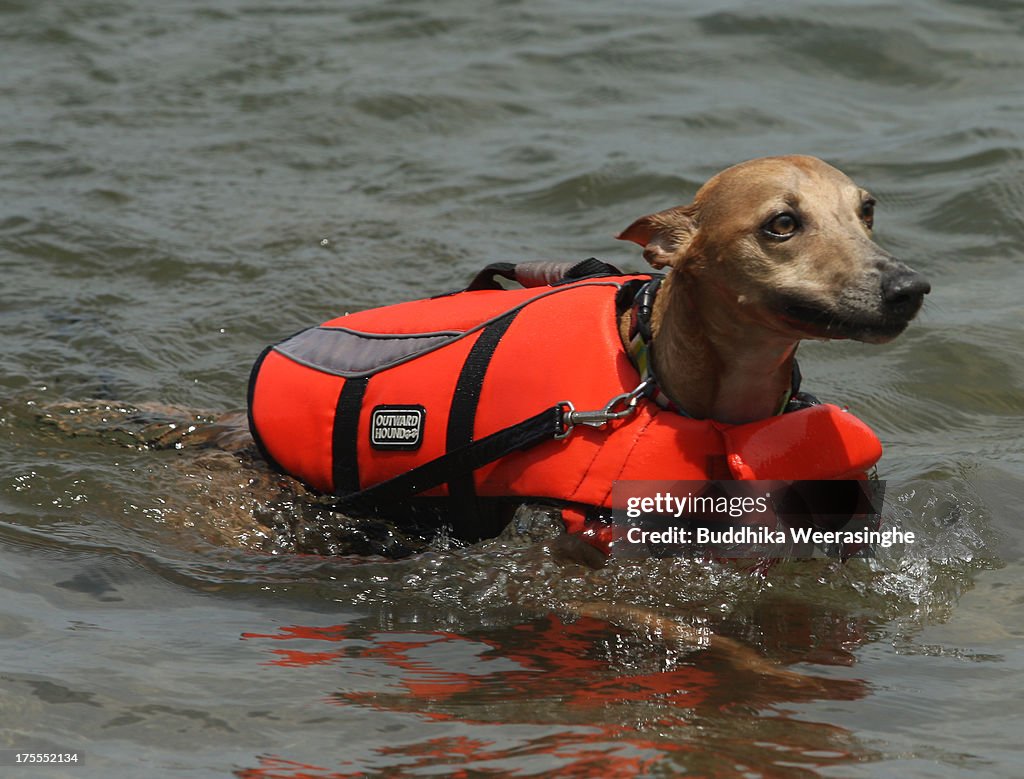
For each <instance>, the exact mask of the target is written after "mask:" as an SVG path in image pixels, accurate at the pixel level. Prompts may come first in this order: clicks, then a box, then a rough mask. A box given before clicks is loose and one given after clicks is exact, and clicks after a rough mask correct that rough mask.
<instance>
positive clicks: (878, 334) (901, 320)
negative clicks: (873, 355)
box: [781, 301, 917, 343]
mask: <svg viewBox="0 0 1024 779" xmlns="http://www.w3.org/2000/svg"><path fill="white" fill-rule="evenodd" d="M916 313H917V311H916V310H915V311H914V312H913V313H912V314H911V315H910V316H901V315H893V314H891V313H879V314H869V313H867V312H862V311H843V310H840V309H833V308H827V307H824V306H819V305H815V304H813V303H809V302H806V301H793V302H789V303H787V304H785V305H783V306H782V309H781V314H782V319H783V321H785V322H786V324H788V325H789V326H790V327H794V328H796V329H797V330H799V331H800V332H801V333H803V334H804V335H805V337H810V338H826V339H835V340H839V339H850V340H854V341H865V342H867V343H885V342H886V341H891V340H892V339H893V338H895V337H896V336H898V335H899V334H900V333H902V332H903V331H904V330H906V329H907V325H909V324H910V320H911V319H913V316H914V314H916Z"/></svg>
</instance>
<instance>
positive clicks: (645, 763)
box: [238, 615, 870, 779]
mask: <svg viewBox="0 0 1024 779" xmlns="http://www.w3.org/2000/svg"><path fill="white" fill-rule="evenodd" d="M243 637H244V638H245V639H246V640H249V641H259V642H262V643H264V644H265V645H266V648H267V651H268V653H269V655H270V656H271V658H272V659H270V660H269V661H268V662H270V663H272V664H273V665H275V666H278V667H283V668H288V669H291V671H292V672H293V673H301V672H302V669H303V668H305V667H308V666H322V665H329V666H333V667H334V668H335V670H336V672H337V673H336V678H337V679H338V680H339V681H340V682H342V683H343V684H344V687H343V688H342V689H338V690H334V691H330V692H329V696H328V697H327V699H326V702H328V703H334V704H337V705H341V706H358V707H370V708H372V709H375V710H379V711H390V712H410V713H415V714H418V715H421V716H423V717H425V718H427V719H428V720H430V721H432V722H445V721H449V720H452V721H458V722H473V723H499V724H500V723H515V724H523V725H538V724H544V725H552V726H557V728H558V730H557V732H555V733H550V732H548V733H547V734H546V735H544V736H543V737H541V738H527V739H524V742H525V743H521V744H518V745H516V746H515V747H513V748H508V747H504V748H497V749H496V748H495V747H494V745H493V744H492V743H490V742H488V740H487V739H486V738H483V737H479V736H478V737H477V738H472V739H470V738H463V737H451V736H442V737H439V738H431V739H428V740H426V741H417V742H416V743H414V744H410V745H405V746H387V745H380V746H378V747H377V749H378V751H379V752H380V753H381V754H382V755H387V756H389V757H391V758H401V764H403V765H404V766H405V767H406V768H407V769H412V768H415V767H425V766H427V765H434V766H440V765H449V766H453V767H454V766H458V767H460V768H462V769H463V770H467V771H474V770H484V769H485V768H486V767H488V766H492V767H498V766H499V765H500V764H501V763H502V762H503V761H506V760H509V759H511V758H516V757H518V758H523V757H524V756H529V755H546V756H548V757H549V758H551V760H550V762H549V765H550V766H553V767H557V769H558V770H559V774H560V775H567V776H593V775H596V774H595V773H594V771H595V770H596V769H598V767H600V770H598V771H597V774H599V775H601V776H622V777H626V776H630V777H632V776H638V775H642V774H645V773H647V772H649V771H651V770H652V769H653V768H654V766H655V765H656V764H658V763H662V762H664V763H666V764H667V765H668V766H674V767H675V769H676V770H680V769H683V768H684V767H685V769H686V770H689V771H709V772H712V773H715V774H718V773H720V772H721V771H722V770H730V769H731V770H737V769H739V768H748V769H753V768H754V767H755V766H757V767H758V770H759V771H772V770H778V771H782V770H783V766H785V767H786V768H788V769H789V770H791V771H792V772H793V773H791V774H789V775H793V776H799V775H802V774H804V773H806V772H807V771H808V770H809V769H812V768H817V767H822V766H828V765H834V764H840V763H843V762H847V761H849V760H850V759H852V758H854V757H856V758H857V759H865V758H867V757H868V756H870V750H868V749H866V748H865V747H863V746H862V745H860V744H858V743H857V741H856V739H855V738H854V737H853V736H852V734H850V733H846V732H843V731H842V729H840V728H835V727H830V726H828V725H826V724H824V723H818V722H813V721H807V720H805V719H798V718H795V717H793V716H791V715H789V714H787V713H786V709H785V705H786V704H793V703H797V702H800V701H809V700H821V699H829V700H853V699H856V698H858V697H860V696H861V695H863V694H864V693H865V687H864V684H863V682H861V681H859V680H855V679H849V678H838V677H837V678H827V677H809V676H807V677H802V678H797V677H796V675H794V676H793V677H791V678H788V679H780V678H777V677H766V676H763V675H759V674H753V673H747V674H744V673H737V670H736V667H735V666H734V665H732V664H731V663H730V662H729V661H728V658H722V657H714V656H709V655H706V654H702V653H699V652H693V651H692V647H675V646H672V645H671V644H666V643H664V642H659V641H652V640H651V637H650V636H641V635H638V634H635V633H629V632H623V631H619V630H616V629H614V628H612V627H611V626H609V625H608V623H607V622H604V621H601V620H596V619H591V618H587V617H583V618H580V619H577V620H574V621H570V622H566V621H564V620H562V619H560V618H558V617H555V616H553V615H552V616H548V617H546V618H542V619H535V620H531V621H529V622H525V623H520V624H514V625H508V626H503V627H498V628H497V629H495V628H491V629H488V630H486V631H475V632H472V631H471V632H468V633H466V634H456V633H452V632H447V631H446V632H440V631H431V632H411V631H410V632H383V631H379V630H374V629H368V628H366V627H365V626H361V625H337V626H332V627H326V628H306V627H302V626H298V625H291V626H287V627H284V628H282V629H281V630H280V631H278V632H277V633H276V634H272V635H260V634H245V635H244V636H243ZM275 642H281V644H283V646H275ZM765 711H772V712H773V713H774V716H773V718H772V722H771V727H769V728H762V727H759V726H757V725H756V722H757V720H758V718H759V717H760V716H762V715H763V713H764V712H765ZM725 723H728V724H727V726H726V727H724V728H723V725H725ZM752 727H753V728H754V729H756V730H757V731H758V733H759V734H760V735H759V738H758V739H757V743H749V742H748V741H747V738H746V737H744V736H743V734H744V732H745V731H748V730H749V729H751V728H752ZM708 732H710V733H711V734H712V735H710V736H708V735H707V734H708ZM731 741H735V742H736V743H735V744H733V745H732V746H733V747H736V746H739V745H740V744H742V746H739V748H728V747H730V742H731ZM746 761H749V762H746ZM310 768H312V767H310V766H299V765H295V764H292V765H288V762H287V761H286V760H282V759H281V758H280V757H276V756H275V757H269V756H268V757H265V758H264V760H263V761H262V764H261V765H260V766H258V767H253V768H250V769H245V770H243V771H240V772H239V774H238V775H239V776H240V777H246V778H248V779H255V778H256V777H261V778H263V779H268V778H269V777H285V776H294V777H297V776H302V775H305V774H304V773H303V772H304V771H307V770H309V769H310ZM333 768H334V767H333V766H318V767H316V769H315V770H317V771H318V772H319V771H324V772H326V773H324V774H322V775H324V776H347V775H349V774H346V773H345V772H344V771H340V772H337V771H333ZM316 775H317V776H320V775H321V774H320V773H317V774H316Z"/></svg>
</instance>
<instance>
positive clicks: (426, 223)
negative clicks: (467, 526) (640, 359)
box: [0, 0, 1024, 779]
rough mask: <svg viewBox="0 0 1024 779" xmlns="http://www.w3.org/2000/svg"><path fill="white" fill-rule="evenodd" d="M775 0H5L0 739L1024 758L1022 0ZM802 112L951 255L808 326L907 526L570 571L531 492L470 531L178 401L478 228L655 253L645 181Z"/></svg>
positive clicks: (435, 763) (347, 754)
mask: <svg viewBox="0 0 1024 779" xmlns="http://www.w3.org/2000/svg"><path fill="white" fill-rule="evenodd" d="M759 8H760V7H758V6H755V5H754V4H744V3H734V2H726V3H722V2H710V1H709V2H689V3H669V2H649V3H648V2H644V3H629V4H624V3H612V2H604V1H603V0H596V1H595V2H588V3H574V2H567V1H566V0H559V1H558V2H552V3H543V4H542V3H524V2H515V1H493V2H483V3H481V2H474V3H471V2H461V1H460V0H437V2H434V3H430V4H425V3H415V2H410V1H409V0H406V1H405V2H393V1H391V0H384V1H381V2H373V3H370V2H366V3H359V2H335V3H326V2H324V3H312V2H299V1H298V0H267V2H259V3H256V2H242V1H241V0H237V1H231V0H225V1H223V2H213V3H194V2H176V3H157V2H153V1H152V0H150V1H149V2H146V1H145V0H136V1H135V2H131V1H130V0H110V1H109V2H98V1H97V0H76V2H51V3H38V2H32V1H31V0H0V73H2V76H0V117H2V119H0V121H2V132H0V182H2V184H0V192H2V197H0V268H2V271H3V274H2V282H0V284H2V286H0V326H2V335H3V337H2V341H0V358H2V365H3V370H2V371H0V441H2V444H0V587H2V588H3V599H2V605H0V658H2V670H0V689H2V691H3V694H2V697H0V700H2V703H0V748H14V749H18V750H23V749H24V750H31V751H35V750H40V749H43V750H47V751H51V750H58V751H70V750H76V751H78V752H79V753H80V754H81V755H82V756H83V759H84V761H85V762H84V764H83V765H80V766H77V767H73V768H67V769H66V770H65V769H59V768H54V769H38V770H36V771H34V772H32V775H33V776H65V775H66V776H96V777H108V776H118V777H119V776H146V777H164V776H175V777H213V776H232V775H233V776H237V777H242V778H243V779H283V778H284V777H292V778H297V777H317V778H318V779H320V778H324V777H350V776H399V775H402V776H405V775H409V776H412V775H427V774H430V773H431V772H435V773H436V772H440V773H446V772H454V771H456V770H458V769H463V770H464V771H465V772H466V773H465V774H464V775H469V776H480V775H508V776H544V775H562V776H623V777H632V776H636V775H653V776H676V775H686V774H690V775H701V776H721V777H731V776H771V777H789V776H796V777H811V776H844V777H845V776H865V777H867V776H927V777H953V776H961V775H964V774H974V775H977V776H985V777H988V776H1007V777H1018V776H1020V775H1021V774H1022V773H1024V761H1022V760H1021V759H1020V757H1019V742H1020V720H1021V716H1022V714H1024V711H1022V705H1021V703H1020V689H1021V687H1022V686H1024V644H1022V641H1024V638H1022V637H1024V605H1022V604H1024V586H1022V584H1021V572H1022V556H1024V532H1022V531H1021V529H1020V526H1019V522H1018V519H1019V517H1020V508H1019V506H1020V503H1021V501H1022V500H1024V454H1022V444H1021V439H1022V435H1021V434H1022V432H1024V425H1022V424H1021V421H1022V416H1024V392H1022V387H1024V369H1022V367H1021V365H1022V357H1024V347H1022V344H1024V313H1022V311H1024V308H1022V307H1021V303H1020V300H1021V292H1022V290H1024V263H1022V262H1021V259H1022V252H1021V249H1020V246H1021V243H1022V241H1024V226H1022V223H1021V210H1020V204H1021V202H1024V165H1022V162H1021V160H1022V151H1024V108H1022V102H1024V88H1022V86H1021V84H1024V47H1022V46H1021V35H1022V33H1024V5H1021V4H1020V3H1017V2H952V1H950V0H946V1H941V0H919V1H915V2H909V3H901V4H877V3H867V2H852V1H847V2H837V3H828V4H824V3H822V4H816V3H812V2H805V1H804V0H787V1H786V2H782V3H776V4H774V5H772V6H771V7H770V9H769V7H768V6H764V7H763V10H759ZM787 152H802V153H808V154H815V155H818V156H821V157H824V158H826V159H827V160H829V161H830V162H832V163H834V164H836V165H837V166H839V167H841V168H842V169H844V170H845V171H847V172H848V173H850V174H851V175H852V176H853V177H854V178H855V179H857V181H858V182H859V183H861V184H863V185H865V186H867V187H869V188H870V189H871V190H872V192H873V193H875V194H876V196H877V197H878V200H879V209H878V219H877V228H878V229H877V234H878V239H879V241H880V242H881V243H882V244H883V245H884V246H885V247H886V248H888V249H889V250H891V251H892V252H893V253H895V254H897V255H898V256H900V257H902V258H904V259H906V260H907V261H908V262H910V263H911V264H913V265H914V266H915V267H917V268H918V269H920V270H921V271H923V272H925V273H927V275H928V276H929V277H930V279H931V281H932V283H933V286H934V292H933V293H932V295H930V296H929V298H928V301H927V305H926V307H925V310H924V311H923V313H922V315H921V316H920V318H919V320H918V321H917V322H915V323H914V324H913V325H912V327H911V329H910V330H909V331H908V332H907V334H906V335H905V336H903V337H901V338H900V339H899V340H898V341H896V342H895V343H893V344H891V345H888V346H884V347H875V346H866V345H860V344H852V343H832V344H810V345H806V346H804V347H803V348H802V367H803V371H804V374H805V383H806V387H807V388H808V389H810V390H811V391H813V392H815V394H818V395H820V396H822V397H824V398H826V399H830V400H834V401H837V402H840V403H845V404H848V405H849V406H850V408H851V409H852V410H853V411H855V412H856V413H857V414H858V415H860V416H861V417H862V418H864V419H865V420H866V421H868V422H869V423H870V424H871V425H872V426H873V427H874V429H875V430H876V431H877V432H878V434H879V436H880V437H881V439H882V441H883V442H884V444H885V447H886V454H885V457H884V459H883V460H882V463H881V466H880V469H881V475H882V476H883V477H884V478H885V479H887V480H888V482H889V497H888V505H887V509H886V511H887V513H888V515H889V518H890V519H891V520H893V521H896V522H901V523H902V524H903V526H904V527H905V528H909V529H913V530H914V531H916V532H917V534H918V539H919V540H918V542H917V543H915V544H914V545H913V546H907V547H904V548H892V549H889V550H882V551H881V552H880V554H879V557H878V559H877V560H876V561H874V562H873V563H871V564H868V563H866V562H864V561H854V562H851V563H849V564H847V565H845V566H842V565H839V564H836V563H832V562H812V563H789V564H785V565H780V566H776V567H775V568H774V569H772V570H770V571H768V572H767V574H766V575H764V576H756V575H752V574H750V573H749V572H745V571H742V570H739V569H737V568H734V567H728V566H725V565H719V564H713V563H709V564H700V563H697V562H693V561H685V560H676V561H646V562H644V561H632V562H630V561H613V563H612V564H611V565H609V566H608V567H607V568H604V569H602V570H598V571H591V570H589V569H583V568H580V567H578V566H575V565H573V564H570V563H565V562H562V561H559V560H558V559H557V558H556V556H555V555H553V553H552V550H551V548H550V544H549V543H548V541H547V540H546V538H547V537H546V536H545V534H544V533H543V532H541V531H540V529H538V528H537V527H536V526H537V525H538V524H543V522H542V521H541V515H539V514H536V513H534V514H532V515H531V514H530V513H529V512H525V513H524V514H523V515H521V516H520V519H522V520H523V522H520V523H518V524H519V525H524V524H527V523H526V520H527V519H530V518H531V516H532V519H533V525H534V527H533V530H532V531H531V532H519V533H517V534H516V533H509V534H507V535H506V536H505V537H503V538H500V539H496V540H492V541H488V542H484V543H481V544H478V545H475V546H471V547H459V546H458V545H454V544H451V543H449V542H446V541H445V539H443V538H426V537H419V536H416V535H415V534H412V535H410V534H400V533H397V532H395V529H393V528H389V527H388V526H386V525H382V524H379V523H377V524H372V523H369V524H368V523H356V522H352V521H347V520H344V519H343V518H340V519H339V518H337V517H331V515H330V514H329V512H327V511H326V509H325V508H324V507H323V506H321V505H320V504H319V503H318V502H317V500H315V499H314V498H312V497H310V496H309V495H306V494H304V493H303V492H302V491H301V490H300V489H298V488H297V487H295V485H289V484H286V483H283V482H281V481H280V480H278V479H275V478H273V477H272V476H270V475H269V474H268V473H267V472H266V471H265V470H264V469H262V468H261V467H260V465H259V464H258V463H257V462H254V461H253V459H252V458H251V457H250V456H249V455H248V454H247V453H246V452H245V451H243V452H241V453H230V452H225V451H220V450H217V449H210V448H203V447H201V446H198V445H195V446H194V445H192V444H191V440H192V439H191V438H189V435H184V437H183V431H187V430H188V428H189V426H191V425H193V424H194V425H197V426H198V427H199V428H200V431H199V432H202V431H203V430H205V429H207V426H208V424H209V423H210V421H211V420H212V419H213V418H214V417H215V416H216V415H218V414H220V413H223V412H226V411H230V410H234V409H239V408H241V407H242V406H243V405H244V402H245V383H246V379H247V375H248V370H249V367H250V365H251V363H252V360H253V359H254V357H255V356H256V355H257V354H258V352H259V351H260V349H261V348H262V347H263V346H264V345H265V344H266V343H268V342H271V341H274V340H278V339H280V338H281V337H283V336H285V335H288V334H290V333H292V332H295V331H296V330H298V329H300V328H302V327H305V326H307V325H310V324H313V323H316V322H319V321H322V320H324V319H327V318H329V317H332V316H335V315H337V314H339V313H342V312H344V311H350V310H356V309H359V308H363V307H368V306H372V305H379V304H384V303H388V302H394V301H397V300H401V299H405V298H410V297H414V296H422V295H427V294H433V293H436V292H441V291H446V290H449V289H453V288H456V287H459V286H461V285H463V284H464V283H465V282H466V281H467V280H468V279H469V278H470V277H471V276H472V274H473V272H474V270H475V269H476V268H478V267H479V266H481V265H483V264H485V263H487V262H491V261H495V260H525V259H540V258H543V259H559V260H564V259H575V258H582V257H586V256H590V255H596V256H599V257H602V258H603V259H606V260H609V261H611V262H615V263H618V264H620V265H622V266H625V267H629V268H636V269H639V268H640V267H641V262H642V261H641V259H640V257H639V256H638V252H637V251H635V247H632V246H631V245H626V244H623V243H619V242H616V241H615V240H613V239H612V237H611V236H613V235H614V234H615V233H616V232H618V231H619V230H621V229H622V228H623V227H625V226H626V225H627V224H629V223H630V222H631V221H632V219H634V218H635V217H636V216H639V215H641V214H645V213H649V212H651V211H653V210H657V209H660V208H664V207H667V206H670V205H675V204H679V203H684V202H688V200H689V198H690V197H692V195H693V193H694V191H695V189H696V188H697V186H699V184H700V183H701V182H702V181H704V180H705V179H706V178H707V177H708V176H709V175H711V174H713V173H714V172H716V171H717V170H720V169H721V168H723V167H726V166H727V165H730V164H732V163H735V162H738V161H740V160H742V159H747V158H750V157H756V156H762V155H766V154H775V153H787ZM545 347H546V348H558V346H557V343H556V342H552V343H551V344H547V345H545ZM171 425H175V426H176V427H173V428H172V427H171ZM524 518H525V519H524ZM408 552H415V553H414V554H412V555H411V556H407V557H405V558H403V559H401V560H397V561H395V560H390V559H388V557H389V556H393V555H395V554H402V553H408ZM631 607H637V608H636V609H635V610H633V611H631V610H630V608H631ZM641 610H643V613H648V614H656V615H659V616H660V618H661V619H660V621H654V620H648V621H644V620H642V619H637V618H636V614H637V613H641ZM723 647H724V648H723ZM728 647H733V649H729V648H728ZM7 770H11V769H7ZM28 773H29V772H26V775H28Z"/></svg>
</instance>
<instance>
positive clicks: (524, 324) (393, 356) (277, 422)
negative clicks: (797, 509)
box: [249, 274, 881, 508]
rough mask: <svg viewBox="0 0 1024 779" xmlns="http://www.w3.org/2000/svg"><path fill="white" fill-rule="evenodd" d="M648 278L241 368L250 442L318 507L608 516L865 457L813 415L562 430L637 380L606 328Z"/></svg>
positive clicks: (563, 291) (643, 411) (392, 326)
mask: <svg viewBox="0 0 1024 779" xmlns="http://www.w3.org/2000/svg"><path fill="white" fill-rule="evenodd" d="M650 279H651V276H650V275H626V274H622V275H603V276H594V277H589V278H582V279H576V280H573V279H563V280H561V281H556V282H555V283H551V284H544V285H543V286H537V287H527V288H523V289H509V290H505V289H500V288H496V289H474V288H473V287H471V288H470V289H469V290H467V291H462V292H458V293H452V294H449V295H442V296H439V297H434V298H430V299H426V300H416V301H412V302H407V303H400V304H397V305H392V306H387V307H384V308H376V309H372V310H369V311H361V312H358V313H353V314H347V315H345V316H341V317H338V318H336V319H332V320H330V321H328V322H325V323H324V324H322V325H319V326H318V327H313V328H310V329H308V330H304V331H302V332H300V333H298V334H297V335H294V336H292V337H290V338H288V339H286V340H284V341H282V342H280V343H278V344H276V345H274V346H272V347H269V348H268V349H267V350H266V351H264V353H263V354H262V355H261V356H260V358H259V360H258V361H257V363H256V365H255V366H254V368H253V372H252V378H251V381H250V388H249V416H250V427H251V429H252V433H253V436H254V437H255V438H256V441H257V443H258V444H259V446H260V448H261V450H262V451H263V453H264V455H265V456H266V457H267V459H268V460H269V461H270V462H271V463H272V464H275V465H276V466H277V467H278V468H279V469H280V470H281V471H283V472H284V473H287V474H290V475H292V476H294V477H296V478H298V479H300V480H301V481H302V482H304V483H306V484H307V485H309V486H310V487H313V488H314V489H316V490H318V491H320V492H322V493H327V494H332V495H339V496H343V497H344V496H354V495H360V494H364V495H372V496H373V497H374V498H375V499H387V498H389V497H394V498H404V497H407V496H409V495H411V494H420V495H425V496H434V497H445V496H446V497H450V498H458V499H459V500H463V501H464V500H466V499H467V496H468V497H469V498H470V499H473V500H475V499H477V498H491V497H495V498H496V497H506V498H509V497H511V498H518V499H540V500H546V501H556V502H567V503H570V504H577V505H580V506H594V507H605V508H608V507H610V506H611V496H612V485H613V483H614V482H616V481H619V480H708V479H780V480H804V479H806V480H814V479H851V478H862V477H863V474H864V473H865V471H866V470H868V469H870V468H871V466H872V465H874V463H875V462H876V461H877V460H878V459H879V457H880V456H881V445H880V443H879V441H878V439H877V438H876V437H875V435H874V433H872V431H871V430H870V428H868V427H867V426H866V425H865V424H864V423H863V422H861V421H860V420H859V419H857V418H856V417H855V416H853V415H852V414H850V413H847V412H845V411H842V410H840V409H839V408H837V407H836V406H833V405H828V404H821V405H814V406H811V407H808V408H804V409H802V410H799V411H793V412H791V413H786V414H782V415H779V416H776V417H771V418H769V419H764V420H761V421H758V422H753V423H750V424H744V425H728V424H723V423H719V422H715V421H713V420H705V419H691V418H688V417H685V416H682V415H680V414H677V413H673V412H671V411H666V410H663V409H662V408H660V407H659V406H657V405H655V404H654V403H652V402H649V401H648V400H646V399H644V398H639V399H638V400H637V401H636V405H635V408H634V409H633V410H632V413H628V414H623V415H622V417H621V418H618V419H611V420H610V421H608V422H607V423H606V424H605V425H603V426H602V427H601V428H599V429H598V428H594V427H589V426H586V425H585V424H581V425H577V426H575V427H573V428H571V429H568V428H567V424H566V423H567V420H568V417H567V416H566V412H567V410H568V405H567V404H568V403H571V404H572V406H574V407H575V409H577V410H591V409H594V410H601V409H604V408H605V407H606V406H608V404H609V401H610V400H612V399H614V398H619V396H622V395H625V394H628V393H630V392H631V391H633V390H634V389H636V388H637V387H638V385H639V384H640V376H639V374H638V372H637V369H636V368H635V367H634V365H633V363H632V362H631V360H630V358H629V355H628V354H627V352H626V350H625V349H624V347H623V344H622V341H621V338H620V335H619V329H618V314H619V313H620V312H621V311H623V310H624V308H623V307H624V306H628V305H629V304H630V300H631V298H630V295H631V294H635V292H636V289H637V288H638V287H639V286H642V285H643V284H644V283H645V282H646V281H648V280H650ZM475 286H479V285H475ZM620 400H622V399H620ZM622 404H623V407H624V406H625V401H624V400H622ZM566 433H568V434H566ZM496 454H497V455H500V456H496V457H495V455H496Z"/></svg>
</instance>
